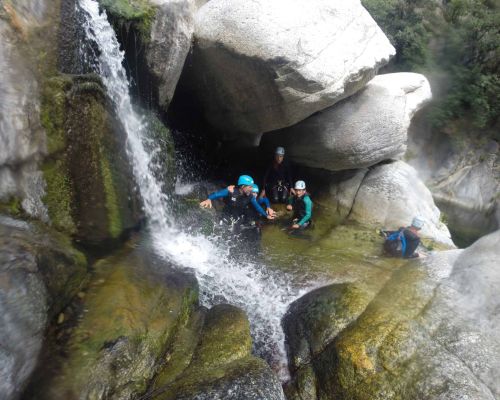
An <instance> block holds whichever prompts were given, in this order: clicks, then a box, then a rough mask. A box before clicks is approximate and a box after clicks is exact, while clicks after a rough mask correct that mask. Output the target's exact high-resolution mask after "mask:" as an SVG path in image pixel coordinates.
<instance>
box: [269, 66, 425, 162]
mask: <svg viewBox="0 0 500 400" xmlns="http://www.w3.org/2000/svg"><path fill="white" fill-rule="evenodd" d="M431 97H432V94H431V89H430V85H429V82H428V81H427V79H426V78H425V77H424V76H423V75H420V74H414V73H395V74H386V75H378V76H376V77H375V78H373V79H372V80H371V81H370V82H369V83H368V84H367V85H366V87H365V88H364V89H363V90H361V91H359V92H358V93H356V94H355V95H353V96H352V97H350V98H349V99H346V100H345V101H343V102H342V103H339V104H336V105H335V106H333V107H330V108H328V109H327V110H324V111H322V112H320V113H318V114H315V115H313V116H311V117H309V118H308V119H306V120H305V121H303V122H300V123H299V124H297V125H294V126H292V127H290V128H286V129H282V130H279V131H277V132H272V133H268V134H265V135H264V136H263V139H262V144H263V145H264V147H265V148H267V147H269V148H272V147H274V146H278V145H279V146H285V147H286V149H287V154H288V155H289V156H290V157H291V159H292V160H294V161H295V162H297V163H300V164H302V165H306V166H309V167H313V168H323V169H327V170H330V171H338V170H344V169H352V168H363V167H368V166H371V165H374V164H377V163H379V162H380V161H383V160H387V159H392V158H398V157H400V156H402V155H403V154H404V153H405V151H406V141H407V133H408V128H409V126H410V122H411V119H412V117H413V116H414V114H415V113H416V112H417V111H418V110H419V109H420V108H422V106H423V105H424V104H426V103H427V102H428V101H429V100H430V99H431Z"/></svg>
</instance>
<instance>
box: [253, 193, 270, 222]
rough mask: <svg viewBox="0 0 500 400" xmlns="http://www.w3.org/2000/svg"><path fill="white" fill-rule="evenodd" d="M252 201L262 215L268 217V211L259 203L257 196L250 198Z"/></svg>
mask: <svg viewBox="0 0 500 400" xmlns="http://www.w3.org/2000/svg"><path fill="white" fill-rule="evenodd" d="M250 202H251V203H252V206H253V208H255V209H256V210H257V212H258V213H259V214H260V215H262V216H263V217H264V218H267V214H266V212H265V211H264V210H263V209H262V207H261V206H260V205H259V203H257V200H256V199H255V197H253V196H252V199H251V200H250Z"/></svg>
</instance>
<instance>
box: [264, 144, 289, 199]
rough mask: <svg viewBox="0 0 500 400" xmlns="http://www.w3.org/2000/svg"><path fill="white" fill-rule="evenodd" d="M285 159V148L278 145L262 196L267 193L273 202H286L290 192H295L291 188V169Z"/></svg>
mask: <svg viewBox="0 0 500 400" xmlns="http://www.w3.org/2000/svg"><path fill="white" fill-rule="evenodd" d="M284 159H285V149H284V148H283V147H277V148H276V151H275V153H274V160H273V163H272V165H271V166H270V167H269V168H268V169H267V171H266V173H265V175H264V181H263V186H264V189H263V190H262V193H261V194H260V197H264V196H265V195H266V194H267V196H268V197H269V198H270V200H271V202H272V203H286V201H287V199H288V195H289V194H290V192H291V193H292V194H293V189H290V188H291V187H292V183H293V181H292V173H291V169H290V166H289V165H288V164H287V163H286V162H285V161H284Z"/></svg>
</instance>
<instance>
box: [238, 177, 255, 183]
mask: <svg viewBox="0 0 500 400" xmlns="http://www.w3.org/2000/svg"><path fill="white" fill-rule="evenodd" d="M242 185H244V186H251V185H253V178H252V177H251V176H248V175H241V176H240V177H239V178H238V186H242Z"/></svg>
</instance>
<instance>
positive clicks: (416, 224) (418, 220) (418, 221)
mask: <svg viewBox="0 0 500 400" xmlns="http://www.w3.org/2000/svg"><path fill="white" fill-rule="evenodd" d="M424 222H425V221H424V219H423V218H422V217H415V218H413V220H412V221H411V226H413V227H415V228H417V229H422V227H423V226H424Z"/></svg>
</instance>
